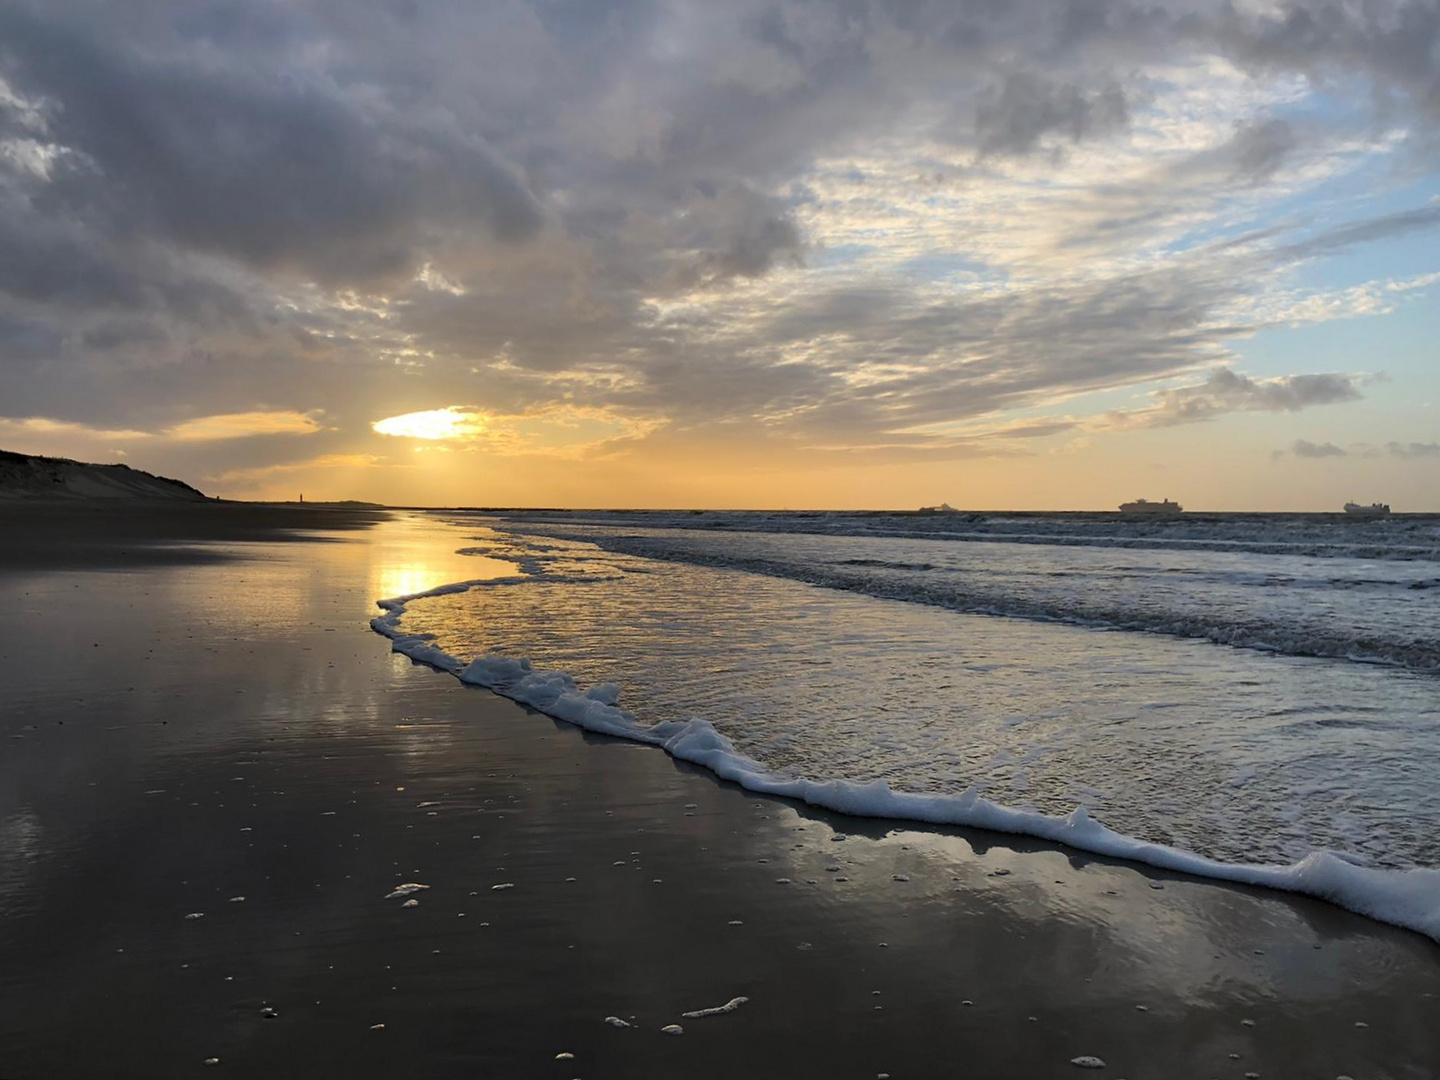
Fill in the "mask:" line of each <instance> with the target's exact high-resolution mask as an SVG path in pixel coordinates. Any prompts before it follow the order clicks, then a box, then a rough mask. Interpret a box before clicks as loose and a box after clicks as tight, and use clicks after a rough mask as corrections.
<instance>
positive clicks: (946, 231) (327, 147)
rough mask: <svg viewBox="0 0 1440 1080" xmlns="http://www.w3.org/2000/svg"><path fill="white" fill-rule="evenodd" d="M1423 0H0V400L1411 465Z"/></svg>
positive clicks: (613, 441) (1294, 498) (59, 406)
mask: <svg viewBox="0 0 1440 1080" xmlns="http://www.w3.org/2000/svg"><path fill="white" fill-rule="evenodd" d="M1437 343H1440V0H1228V2H1215V0H826V2H821V0H723V2H722V0H673V2H672V0H529V2H526V0H493V2H486V0H283V2H282V0H183V2H167V0H37V2H29V0H0V448H5V449H9V450H17V451H22V452H28V453H40V454H51V455H59V456H65V457H72V458H77V459H80V460H88V461H121V462H125V463H127V464H130V465H132V466H134V467H136V468H143V469H147V470H149V471H152V472H158V473H160V474H162V475H167V476H174V477H178V478H180V479H183V480H185V481H187V482H189V483H192V484H194V485H196V486H198V487H200V488H201V489H202V490H204V491H206V492H208V493H210V494H215V495H221V496H225V497H228V498H243V499H294V498H297V497H299V496H300V495H302V494H303V496H304V497H305V498H306V499H307V500H312V501H314V500H321V499H345V498H353V499H367V500H375V501H380V502H387V503H392V504H398V505H437V506H465V505H468V506H574V507H601V506H607V507H608V506H637V507H755V508H770V507H775V508H796V509H799V508H836V509H842V508H913V507H917V506H921V505H930V504H936V503H939V502H942V501H943V502H948V503H950V504H952V505H955V506H957V507H972V508H985V509H1003V508H1012V509H1108V508H1113V507H1114V506H1115V505H1116V504H1118V503H1119V502H1121V501H1124V500H1129V499H1133V498H1136V497H1141V496H1143V497H1148V498H1152V499H1159V498H1171V499H1176V500H1178V501H1180V502H1181V503H1182V504H1184V505H1185V506H1186V507H1187V508H1189V509H1196V510H1267V509H1272V510H1334V509H1338V507H1339V505H1340V504H1341V503H1343V502H1345V501H1346V500H1350V499H1354V500H1356V501H1361V502H1367V503H1368V502H1371V501H1385V502H1388V503H1390V504H1391V505H1392V506H1393V507H1394V508H1395V509H1396V510H1397V511H1402V510H1410V511H1440V345H1437Z"/></svg>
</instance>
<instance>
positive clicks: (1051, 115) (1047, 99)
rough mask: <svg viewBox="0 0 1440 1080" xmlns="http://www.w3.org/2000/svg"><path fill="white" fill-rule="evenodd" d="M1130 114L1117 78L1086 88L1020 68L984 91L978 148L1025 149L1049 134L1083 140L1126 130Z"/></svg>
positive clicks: (1011, 151)
mask: <svg viewBox="0 0 1440 1080" xmlns="http://www.w3.org/2000/svg"><path fill="white" fill-rule="evenodd" d="M1129 119H1130V114H1129V109H1128V108H1127V106H1126V102H1125V93H1124V91H1123V90H1121V88H1120V87H1119V86H1118V85H1117V84H1115V83H1110V84H1108V85H1106V86H1102V87H1100V88H1099V89H1096V90H1093V91H1086V90H1083V89H1081V88H1079V87H1076V86H1067V85H1057V84H1055V83H1054V82H1052V81H1050V80H1049V79H1047V78H1045V77H1044V76H1042V75H1039V74H1037V73H1035V72H1030V71H1021V72H1016V73H1014V74H1011V75H1009V76H1008V77H1006V78H1005V79H1004V80H1003V81H1002V82H1001V83H1000V84H999V85H998V86H997V87H992V88H990V89H989V90H988V91H986V92H983V93H982V94H981V96H980V100H979V102H978V104H977V105H976V109H975V133H976V141H977V147H976V148H977V150H978V151H979V152H980V154H981V155H982V156H988V155H991V154H1024V153H1029V152H1030V151H1032V150H1034V149H1036V147H1037V146H1039V145H1040V143H1041V141H1042V140H1043V139H1045V137H1046V136H1049V135H1056V136H1059V137H1060V138H1062V139H1065V140H1068V141H1070V142H1071V143H1078V142H1080V141H1081V140H1083V139H1086V138H1095V137H1098V136H1102V135H1105V134H1108V133H1110V132H1113V131H1117V130H1120V129H1123V128H1124V127H1125V125H1126V124H1127V123H1128V122H1129Z"/></svg>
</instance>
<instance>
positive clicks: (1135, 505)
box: [1120, 499, 1185, 517]
mask: <svg viewBox="0 0 1440 1080" xmlns="http://www.w3.org/2000/svg"><path fill="white" fill-rule="evenodd" d="M1184 510H1185V508H1184V507H1183V506H1181V505H1180V504H1179V503H1177V502H1171V501H1170V500H1169V499H1162V500H1161V501H1160V502H1158V503H1157V502H1151V501H1150V500H1149V499H1136V500H1135V501H1134V502H1128V503H1121V504H1120V513H1122V514H1124V515H1126V516H1127V517H1179V516H1180V515H1181V514H1182V513H1183V512H1184Z"/></svg>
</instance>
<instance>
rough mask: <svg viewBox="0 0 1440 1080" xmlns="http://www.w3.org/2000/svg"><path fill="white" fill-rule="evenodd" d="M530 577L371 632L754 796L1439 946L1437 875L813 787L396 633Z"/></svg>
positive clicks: (558, 688) (874, 791)
mask: <svg viewBox="0 0 1440 1080" xmlns="http://www.w3.org/2000/svg"><path fill="white" fill-rule="evenodd" d="M533 580H534V577H533V576H531V575H525V574H522V575H520V576H518V577H513V578H501V579H489V580H483V581H471V582H459V583H456V584H453V585H445V586H442V587H440V588H438V589H432V590H428V591H427V592H423V593H416V594H413V595H410V596H403V597H396V598H393V599H386V600H381V601H378V605H379V607H380V608H381V609H382V610H383V612H384V614H382V615H379V616H377V617H376V618H374V619H372V620H371V623H370V625H371V628H372V629H374V630H375V631H376V632H377V633H379V634H382V635H384V636H385V637H387V638H389V639H390V643H391V648H392V649H393V650H394V651H396V652H399V653H402V654H403V655H405V656H408V657H410V658H411V659H412V660H416V661H418V662H421V663H424V664H428V665H430V666H431V667H434V668H436V669H438V670H440V671H444V672H448V673H449V674H451V675H454V676H455V677H457V678H458V679H460V680H461V681H462V682H465V683H467V684H470V685H474V686H480V687H484V688H486V689H488V690H491V691H493V692H495V693H497V694H499V695H501V696H503V697H507V698H510V699H512V700H514V701H518V702H521V703H523V704H526V705H529V706H530V707H532V708H534V709H536V710H537V711H539V712H542V713H545V714H546V715H548V716H552V717H554V718H556V719H558V720H563V721H565V722H567V723H570V724H574V725H575V726H577V727H581V728H584V729H585V730H588V731H593V732H597V733H600V734H605V735H611V736H615V737H618V738H623V739H629V740H631V741H634V742H638V743H645V744H648V745H651V746H657V747H659V748H661V749H663V750H664V751H665V752H666V753H668V754H670V755H671V756H672V757H675V758H677V759H679V760H682V761H688V762H691V763H694V764H697V765H700V766H703V767H704V768H706V769H708V770H709V771H711V772H712V773H714V774H715V775H716V776H718V777H720V778H721V779H723V780H728V781H731V782H733V783H736V784H739V785H740V786H741V787H743V788H745V789H747V790H749V791H754V792H756V793H759V794H766V795H775V796H780V797H783V798H789V799H796V800H799V801H801V802H804V803H807V804H809V805H811V806H815V807H819V808H822V809H825V810H830V811H835V812H838V813H842V814H849V815H852V816H856V817H868V818H882V819H893V820H899V821H913V822H923V823H927V824H936V825H956V826H966V827H971V828H979V829H987V830H990V831H993V832H1001V833H1009V834H1014V835H1021V836H1031V837H1035V838H1038V839H1041V840H1046V841H1049V842H1052V843H1056V844H1062V845H1064V846H1066V847H1069V848H1073V849H1076V850H1079V851H1086V852H1090V853H1093V854H1096V855H1103V856H1108V857H1111V858H1117V859H1124V860H1128V861H1131V862H1137V863H1143V864H1146V865H1149V866H1154V867H1157V868H1160V869H1164V870H1170V871H1175V872H1179V873H1186V874H1192V875H1195V876H1198V877H1206V878H1211V879H1214V880H1218V881H1228V882H1236V883H1241V884H1246V885H1256V886H1262V887H1266V888H1272V889H1278V890H1283V891H1286V892H1292V893H1299V894H1303V895H1306V896H1312V897H1316V898H1318V899H1321V900H1326V901H1329V902H1331V903H1334V904H1336V905H1338V906H1340V907H1344V908H1347V909H1349V910H1351V911H1354V912H1357V913H1358V914H1361V915H1365V916H1368V917H1370V918H1373V919H1377V920H1379V921H1381V922H1386V923H1391V924H1393V925H1396V926H1401V927H1405V928H1407V929H1410V930H1414V931H1417V932H1419V933H1421V934H1424V935H1426V936H1428V937H1430V938H1432V939H1434V940H1436V941H1440V870H1435V869H1430V868H1415V869H1408V870H1384V869H1376V868H1371V867H1365V866H1359V865H1356V864H1355V863H1354V862H1351V861H1349V860H1347V859H1346V858H1345V857H1344V856H1342V855H1340V854H1337V853H1335V852H1331V851H1315V852H1312V853H1310V854H1309V855H1307V856H1305V857H1304V858H1303V859H1301V860H1299V861H1298V862H1295V863H1293V864H1290V865H1254V864H1246V863H1232V862H1224V861H1220V860H1216V859H1210V858H1206V857H1204V856H1201V855H1198V854H1196V853H1194V852H1190V851H1185V850H1183V849H1180V848H1176V847H1170V846H1166V845H1164V844H1156V843H1151V842H1148V841H1145V840H1140V839H1137V838H1135V837H1131V836H1126V835H1124V834H1122V833H1119V832H1116V831H1114V830H1112V829H1110V828H1108V827H1106V826H1105V825H1104V824H1102V823H1101V822H1100V821H1097V820H1096V819H1095V818H1093V817H1091V816H1090V814H1089V813H1088V812H1087V811H1086V810H1085V809H1084V808H1083V807H1077V808H1076V809H1075V810H1074V811H1072V812H1071V813H1069V814H1066V815H1063V816H1052V815H1046V814H1042V813H1039V812H1036V811H1030V810H1022V809H1016V808H1013V807H1008V806H1004V805H1001V804H999V803H996V802H993V801H991V800H989V799H986V798H984V797H983V796H981V795H980V794H979V792H978V790H977V789H975V788H974V787H971V788H969V789H967V790H966V791H964V792H962V793H961V794H958V795H946V794H919V793H912V792H905V791H896V790H894V789H893V788H891V787H890V786H889V785H888V784H886V783H884V782H881V781H875V782H870V783H863V782H858V781H852V780H844V779H829V780H826V779H810V778H804V777H796V776H790V775H786V774H784V773H781V772H776V771H772V770H770V769H767V768H766V767H765V766H764V765H763V764H762V763H760V762H758V761H756V760H755V759H754V758H751V757H749V756H747V755H745V754H743V753H741V752H740V751H739V750H737V749H736V748H735V746H734V744H733V743H731V741H730V740H729V739H727V738H726V737H725V736H724V735H722V734H721V733H720V732H719V731H717V730H716V728H715V727H714V725H712V724H711V723H709V722H708V721H706V720H703V719H690V720H684V721H665V722H661V723H658V724H651V725H647V724H645V723H643V722H642V721H641V720H640V719H639V718H638V717H636V716H635V714H633V713H631V712H629V711H627V710H625V709H624V708H622V707H621V706H620V704H619V697H620V691H619V688H618V687H617V686H616V685H615V684H613V683H604V684H601V685H598V686H594V687H591V688H589V689H588V690H586V689H582V688H581V687H580V686H579V685H577V683H576V681H575V680H574V678H572V677H571V676H570V675H568V674H566V673H564V672H558V671H544V670H541V669H538V668H536V667H534V666H533V665H532V664H531V662H530V661H529V660H528V659H519V658H515V657H509V656H500V655H495V654H487V655H484V656H480V657H478V658H476V659H474V660H471V661H468V662H466V661H462V660H460V659H458V658H456V657H454V656H452V655H450V654H449V653H447V652H445V651H444V650H443V649H441V648H440V647H439V646H438V645H436V643H435V638H434V637H433V636H432V635H429V634H407V633H406V632H405V631H404V630H403V629H402V628H401V621H402V619H403V617H404V614H405V611H406V607H407V605H409V604H410V603H412V602H414V601H416V600H422V599H425V598H427V597H436V596H444V595H451V594H455V593H461V592H466V591H468V590H470V589H474V588H481V587H496V586H506V585H514V584H521V583H524V582H527V581H533Z"/></svg>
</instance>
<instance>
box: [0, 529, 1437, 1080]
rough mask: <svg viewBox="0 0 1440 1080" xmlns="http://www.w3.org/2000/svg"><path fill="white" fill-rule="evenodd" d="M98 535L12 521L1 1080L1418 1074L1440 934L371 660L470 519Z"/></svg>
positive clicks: (0, 771) (1430, 1024)
mask: <svg viewBox="0 0 1440 1080" xmlns="http://www.w3.org/2000/svg"><path fill="white" fill-rule="evenodd" d="M197 509H203V508H197ZM7 513H8V511H7ZM261 516H262V517H265V515H261ZM374 516H375V515H371V519H373V518H374ZM103 518H104V515H100V516H98V517H93V518H87V519H86V520H87V521H89V522H91V523H92V528H91V532H90V535H89V537H88V538H87V539H86V541H85V542H84V543H78V542H77V543H73V544H69V545H65V544H54V543H50V544H47V542H46V541H45V534H44V533H43V530H44V529H45V528H53V526H50V525H34V526H26V525H24V524H23V522H20V521H19V520H18V519H17V518H16V517H14V516H10V517H7V518H6V520H5V523H4V525H3V526H0V534H3V533H4V532H5V531H6V530H8V533H9V535H8V539H5V538H0V603H3V605H4V610H5V612H6V616H7V617H6V619H5V620H4V623H3V625H0V672H3V692H4V696H3V699H0V1077H3V1078H5V1080H29V1078H36V1080H42V1078H56V1077H136V1078H140V1077H144V1078H155V1077H181V1076H191V1075H198V1074H202V1073H204V1074H206V1075H216V1076H246V1077H279V1078H286V1077H313V1076H337V1077H361V1078H364V1077H382V1076H383V1077H395V1076H403V1077H411V1076H414V1077H478V1076H499V1075H505V1076H522V1077H542V1078H543V1077H553V1078H556V1080H569V1078H573V1077H584V1078H591V1080H601V1078H606V1077H613V1078H620V1077H672V1076H674V1077H702V1078H703V1077H732V1076H754V1077H772V1076H774V1077H782V1076H783V1077H820V1076H824V1077H856V1078H874V1077H878V1076H881V1075H886V1074H888V1075H889V1076H891V1077H893V1078H895V1080H903V1078H909V1077H960V1076H965V1077H1069V1076H1073V1077H1081V1076H1101V1077H1121V1078H1128V1080H1142V1078H1152V1077H1153V1078H1157V1080H1160V1078H1164V1080H1176V1078H1185V1077H1196V1078H1202V1080H1203V1078H1207V1077H1235V1078H1237V1080H1238V1078H1242V1077H1247V1076H1255V1075H1256V1074H1258V1075H1259V1076H1261V1077H1290V1078H1300V1077H1322V1078H1333V1077H1337V1076H1350V1077H1354V1078H1355V1080H1365V1078H1375V1077H1395V1078H1399V1077H1416V1078H1419V1077H1431V1076H1434V1075H1437V1074H1440V1035H1437V1034H1436V1032H1437V1030H1440V1026H1437V1024H1436V1022H1435V1021H1436V1017H1437V1015H1440V996H1437V995H1440V946H1437V945H1436V944H1435V943H1433V942H1431V941H1429V940H1428V939H1425V938H1422V937H1420V936H1418V935H1415V934H1411V933H1408V932H1404V931H1400V930H1395V929H1391V928H1388V927H1385V926H1382V925H1379V924H1376V923H1373V922H1370V921H1368V920H1366V919H1363V918H1360V917H1358V916H1353V915H1350V914H1348V913H1346V912H1344V911H1341V910H1339V909H1336V908H1333V907H1330V906H1327V905H1325V904H1323V903H1320V902H1315V901H1309V900H1303V899H1295V898H1291V897H1287V896H1284V895H1279V894H1273V893H1265V892H1260V891H1253V890H1245V889H1238V888H1233V887H1226V886H1222V885H1218V884H1213V883H1210V882H1205V881H1198V880H1193V879H1185V878H1179V877H1175V876H1171V875H1165V874H1161V873H1157V872H1154V871H1150V870H1148V869H1146V868H1141V867H1131V866H1124V865H1117V864H1114V863H1110V862H1107V861H1105V860H1101V859H1096V858H1093V857H1088V856H1082V855H1079V854H1076V853H1073V852H1067V851H1063V850H1057V849H1054V848H1048V847H1044V846H1041V845H1035V844H1028V843H1025V842H1023V841H1017V840H1015V839H1014V838H1007V837H999V836H993V835H986V834H979V833H973V832H964V831H958V830H937V829H928V828H923V829H922V828H916V829H912V828H906V827H900V826H894V825H892V824H887V823H882V822H874V821H863V820H856V819H847V818H841V817H837V816H833V815H826V814H822V813H817V812H815V811H813V810H811V809H808V808H804V807H800V806H796V805H793V804H789V803H784V802H780V801H776V800H769V799H763V798H757V797H755V796H753V795H750V794H748V793H746V792H744V791H742V790H740V789H738V788H736V787H734V786H731V785H727V784H723V783H720V782H718V781H716V780H714V779H713V778H712V777H711V776H710V775H709V774H706V773H703V772H700V771H698V770H695V769H692V768H689V767H687V766H683V765H680V764H677V763H675V762H673V761H671V760H670V759H668V758H667V757H665V756H664V755H663V754H662V753H660V752H658V751H655V750H653V749H649V748H645V747H640V746H637V745H633V744H628V743H622V742H617V741H613V740H606V739H599V738H596V737H593V736H588V735H585V734H582V733H581V732H579V731H578V730H576V729H573V728H569V727H566V726H565V725H561V724H557V723H555V722H553V721H551V720H549V719H547V718H545V717H543V716H539V715H536V714H534V713H530V712H528V711H526V710H524V709H522V708H520V707H518V706H516V705H514V704H512V703H510V702H507V701H504V700H501V699H498V698H496V697H493V696H492V695H489V694H487V693H485V692H483V691H479V690H473V689H467V688H464V687H462V686H460V685H459V684H458V683H457V682H455V680H453V679H451V678H450V677H448V676H444V675H441V674H438V673H436V672H434V671H431V670H429V669H427V668H423V667H417V666H414V665H412V664H411V663H409V662H408V661H407V660H404V659H403V658H401V657H399V656H396V655H394V654H391V653H389V652H388V642H386V641H385V640H383V639H382V638H380V637H378V636H376V635H374V634H372V633H371V632H370V631H369V630H368V628H367V625H366V624H367V620H368V619H369V617H370V616H371V614H372V613H373V611H374V609H373V601H374V599H375V598H376V597H379V596H384V595H395V594H399V593H404V592H413V591H417V590H419V589H422V588H427V587H430V586H433V585H436V584H440V583H441V582H444V581H448V580H459V579H462V578H465V577H474V576H477V575H476V574H475V573H474V568H475V560H465V559H463V558H460V557H458V556H454V555H453V554H452V552H453V550H454V549H455V548H456V547H459V546H461V544H462V542H463V537H464V533H463V532H461V531H458V530H455V529H452V528H450V527H448V526H445V525H442V524H439V523H437V522H432V521H429V520H426V519H423V518H419V517H415V516H402V517H400V518H398V519H396V520H392V521H381V522H380V523H378V524H374V525H373V527H370V528H358V527H351V526H361V525H365V524H367V523H368V522H367V521H366V520H361V519H359V518H357V519H355V520H344V521H340V520H338V519H329V520H328V524H332V525H344V526H347V528H346V529H345V530H344V531H333V530H331V531H325V532H321V533H306V534H302V535H309V536H312V537H316V538H321V539H326V540H329V541H333V542H330V543H323V544H322V543H317V544H292V543H285V542H283V541H282V540H280V539H277V537H278V536H279V535H283V530H284V527H285V526H286V524H287V522H286V521H285V520H283V516H282V517H281V518H277V517H274V516H269V517H266V519H265V523H264V528H258V527H257V528H249V527H246V528H240V527H239V526H237V527H235V528H233V529H229V530H228V531H227V528H226V527H225V526H224V525H223V524H220V522H221V520H222V519H219V518H217V519H214V520H213V521H210V522H208V523H206V524H205V525H203V526H194V525H192V526H190V527H189V529H188V531H187V530H186V529H181V528H178V527H176V526H174V525H173V524H172V525H170V526H166V525H165V524H164V521H163V519H154V520H149V521H148V522H146V523H142V524H135V522H134V521H133V520H132V522H131V524H129V525H125V526H115V527H114V528H112V529H111V530H110V531H109V532H107V531H106V528H104V527H102V526H101V525H97V524H94V523H98V522H102V521H103ZM137 520H138V519H137ZM234 520H236V521H239V520H240V516H238V515H237V517H236V518H235V519H234ZM288 524H293V525H296V526H299V527H301V528H306V529H315V528H317V527H319V528H324V527H325V525H326V524H327V519H325V518H323V517H322V518H318V519H316V518H314V517H313V516H312V517H305V518H301V517H295V518H292V519H290V520H289V522H288ZM27 528H29V529H30V530H31V531H29V532H27V531H26V530H27ZM166 528H169V529H171V530H172V533H174V535H173V536H170V537H167V536H162V535H159V534H160V533H162V532H164V531H165V529H166ZM206 530H209V531H206ZM276 530H280V531H279V532H277V531H276ZM61 531H62V532H63V530H61ZM227 537H229V539H227ZM167 539H176V540H184V541H188V543H186V544H184V545H182V547H181V550H183V551H184V552H186V553H187V554H186V555H184V556H183V557H179V558H164V557H162V555H164V554H165V553H169V554H170V555H174V554H175V552H176V550H177V549H176V548H175V546H174V545H172V544H168V543H162V541H165V540H167ZM231 540H241V541H244V542H243V543H232V542H230V541H231ZM47 547H48V548H49V549H50V550H51V551H52V552H54V554H53V555H52V557H51V558H50V559H49V561H48V563H47V559H46V557H45V552H46V550H47ZM17 552H26V553H27V554H25V555H24V556H23V557H21V556H20V555H18V554H16V553H17ZM157 553H158V554H157ZM192 556H193V557H192ZM407 883H414V884H419V885H424V886H427V888H424V889H418V890H414V891H413V892H409V893H407V894H405V895H391V894H392V893H394V892H395V891H396V890H397V888H398V887H399V886H402V885H405V884H407ZM410 900H414V901H418V903H415V904H414V905H412V906H406V904H407V901H410ZM740 999H745V1000H740ZM728 1003H736V1004H734V1007H733V1008H732V1009H730V1010H729V1011H725V1012H720V1013H715V1014H711V1015H702V1016H693V1017H687V1016H685V1015H684V1014H685V1013H687V1012H697V1011H701V1010H706V1009H713V1008H715V1007H719V1006H725V1005H727V1004H728ZM669 1025H679V1026H680V1027H681V1028H683V1033H679V1034H668V1033H666V1031H665V1029H666V1028H667V1026H669ZM1085 1057H1090V1058H1095V1059H1099V1060H1100V1061H1103V1063H1104V1065H1103V1066H1101V1067H1097V1068H1094V1069H1086V1068H1085V1067H1084V1066H1083V1065H1077V1064H1074V1063H1073V1062H1074V1061H1075V1060H1076V1059H1082V1058H1085ZM207 1061H216V1062H217V1063H215V1064H211V1065H207V1064H206V1062H207Z"/></svg>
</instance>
